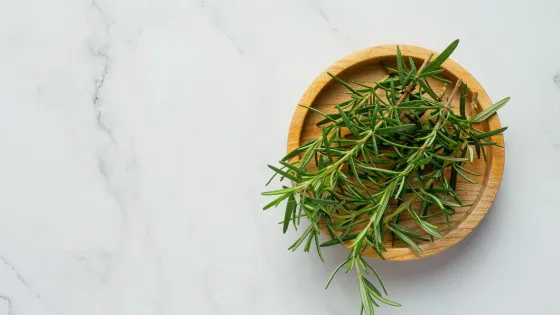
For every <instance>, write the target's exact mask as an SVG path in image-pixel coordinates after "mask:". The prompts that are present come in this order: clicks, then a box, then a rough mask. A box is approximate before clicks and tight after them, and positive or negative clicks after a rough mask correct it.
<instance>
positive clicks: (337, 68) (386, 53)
mask: <svg viewBox="0 0 560 315" xmlns="http://www.w3.org/2000/svg"><path fill="white" fill-rule="evenodd" d="M398 46H399V47H400V49H401V53H402V55H403V56H404V57H407V56H410V57H412V58H416V59H425V57H427V56H428V55H429V54H430V53H433V54H434V57H433V58H435V57H437V56H438V55H439V54H438V53H437V52H434V51H431V50H429V49H426V48H422V47H418V46H412V45H398ZM396 51H397V45H381V46H375V47H370V48H366V49H363V50H360V51H357V52H354V53H352V54H350V55H348V56H346V57H344V58H342V59H340V60H338V61H336V62H335V63H334V64H332V65H331V66H329V67H328V68H327V69H326V70H325V71H324V72H322V73H321V74H320V75H319V76H318V77H317V78H316V79H315V80H314V81H313V83H311V85H310V86H309V87H308V88H307V90H306V91H305V93H304V94H303V96H302V98H301V99H300V102H299V104H301V105H306V106H311V105H312V104H313V102H314V100H315V99H316V98H317V96H319V95H320V93H321V92H322V91H323V90H324V88H325V87H327V86H328V85H329V83H331V82H332V81H333V79H332V78H331V77H330V76H329V75H328V74H327V73H328V72H330V73H332V74H334V75H336V76H339V75H340V74H341V73H342V72H344V71H345V70H347V69H350V68H352V67H355V66H358V65H359V64H360V63H364V62H368V61H371V60H375V59H384V58H387V57H395V56H396ZM433 58H432V60H433ZM441 67H442V68H443V69H444V70H445V71H446V72H447V73H450V74H452V75H453V76H455V77H457V78H461V79H462V80H463V82H464V83H466V84H467V85H468V88H469V91H470V92H471V93H472V92H473V91H476V92H478V100H479V105H480V107H481V108H482V109H485V108H487V107H488V106H490V105H491V104H492V101H491V100H490V97H489V96H488V94H487V93H486V91H485V90H484V89H483V87H482V86H481V85H480V83H478V81H477V80H476V79H475V78H474V77H473V76H472V75H471V74H470V73H469V72H468V71H467V70H465V69H464V68H463V67H461V66H460V65H459V64H457V63H456V62H455V61H453V60H451V59H447V60H446V61H445V62H444V63H443V65H442V66H441ZM308 113H309V110H308V109H307V108H304V107H301V106H296V110H295V112H294V114H293V117H292V121H291V124H290V129H289V133H288V152H291V151H292V150H294V149H295V148H297V147H298V146H299V145H300V141H301V135H302V130H303V125H304V121H305V119H306V118H307V114H308ZM487 123H488V126H489V128H490V130H493V129H498V128H501V123H500V119H499V117H498V115H497V114H496V115H493V116H492V117H491V118H489V119H488V120H487ZM491 140H492V141H494V142H496V143H498V144H500V145H502V146H504V140H503V136H502V135H498V136H493V137H492V138H491ZM504 162H505V147H504V148H497V147H493V148H491V149H490V150H489V155H488V160H487V162H486V172H485V175H484V180H483V182H482V187H481V189H480V190H479V193H478V195H477V198H476V199H475V203H474V204H473V206H471V207H474V209H470V213H468V214H467V216H466V217H465V218H463V220H462V221H460V222H459V224H458V225H457V226H455V228H454V229H453V230H452V231H450V232H449V233H447V234H446V235H445V237H444V238H442V239H437V240H435V241H434V242H433V243H424V244H421V245H419V246H420V248H421V249H422V251H423V253H422V254H418V253H416V252H415V251H413V250H412V249H410V248H409V247H391V248H387V252H385V253H384V256H385V258H386V259H387V260H414V259H420V258H425V257H428V256H431V255H434V254H436V253H439V252H441V251H443V250H445V249H447V248H449V247H451V246H453V245H455V244H456V243H458V242H459V241H460V240H462V239H463V238H464V237H465V236H467V235H468V234H469V233H470V232H471V231H472V230H473V229H474V228H475V227H476V226H477V225H478V224H479V223H480V222H481V221H482V219H483V218H484V216H485V215H486V213H487V212H488V209H489V208H490V206H491V205H492V202H493V201H494V198H495V196H496V193H497V191H498V189H499V186H500V183H501V179H502V174H503V170H504ZM345 245H346V246H347V245H348V244H345Z"/></svg>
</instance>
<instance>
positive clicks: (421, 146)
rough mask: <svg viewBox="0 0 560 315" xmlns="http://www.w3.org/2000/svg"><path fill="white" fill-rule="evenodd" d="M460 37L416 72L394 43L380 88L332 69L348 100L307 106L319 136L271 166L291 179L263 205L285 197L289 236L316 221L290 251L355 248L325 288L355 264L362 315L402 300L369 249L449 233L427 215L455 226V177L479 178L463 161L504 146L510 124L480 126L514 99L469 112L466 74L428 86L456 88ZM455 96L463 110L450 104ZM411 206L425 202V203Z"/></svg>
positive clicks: (457, 202)
mask: <svg viewBox="0 0 560 315" xmlns="http://www.w3.org/2000/svg"><path fill="white" fill-rule="evenodd" d="M458 43H459V41H458V40H456V41H454V42H453V43H451V45H449V46H448V47H447V48H446V49H445V50H444V51H443V52H442V53H441V54H440V55H438V56H437V57H436V58H435V59H434V60H431V58H432V56H431V55H429V56H427V58H426V59H425V60H424V63H423V64H422V65H421V66H420V67H418V68H417V67H416V64H415V63H414V61H413V60H412V59H411V58H408V59H406V60H405V58H403V56H402V54H401V51H400V49H399V48H397V67H396V69H394V68H389V67H386V69H387V71H388V75H387V76H386V77H385V78H384V79H383V80H381V81H380V82H376V83H375V85H374V86H368V85H364V84H361V83H357V82H354V83H355V84H354V87H352V86H351V85H350V84H348V83H346V82H344V81H343V80H341V79H340V78H338V77H336V76H333V75H331V77H332V78H333V79H334V80H336V81H337V82H338V83H340V84H342V85H343V86H344V87H345V88H346V89H347V90H348V94H349V98H348V100H347V101H345V102H343V103H341V104H338V105H337V106H336V109H337V112H336V113H334V114H325V113H322V112H320V111H318V110H316V109H314V108H312V107H307V108H308V109H309V110H312V111H315V112H317V113H318V114H320V115H321V116H323V118H324V119H323V120H321V121H320V122H319V123H318V125H319V126H321V129H322V136H321V137H318V138H317V139H315V140H312V141H310V142H308V143H305V144H303V145H301V146H300V147H298V148H297V149H295V150H293V151H292V152H290V153H288V155H286V156H285V157H283V158H282V159H281V160H280V165H279V166H277V167H276V166H272V165H269V167H270V168H271V169H272V170H273V171H274V176H272V178H271V181H272V179H273V178H274V177H275V176H276V175H279V176H280V178H281V180H283V179H286V180H288V181H290V182H291V185H288V186H283V187H282V189H279V190H272V191H266V192H264V193H263V195H266V196H274V200H272V201H271V202H270V203H269V204H267V205H266V206H265V207H264V209H265V210H266V209H269V208H271V207H276V206H278V205H279V204H280V203H282V202H283V201H287V203H286V211H285V217H284V221H283V222H282V224H283V231H284V233H285V232H286V231H287V229H288V228H289V225H290V223H291V224H292V225H293V227H294V228H295V229H297V227H298V226H299V225H300V219H301V218H302V217H306V218H307V219H308V220H309V221H310V223H311V224H310V225H309V226H308V227H307V228H305V230H304V231H303V233H302V234H301V236H300V237H299V238H298V239H297V240H296V242H295V243H294V244H293V245H292V246H291V247H290V249H291V250H292V251H295V250H296V249H297V248H299V247H300V246H301V245H302V244H304V251H306V252H308V251H309V250H310V248H311V246H312V245H314V247H315V248H316V250H317V252H318V254H319V257H320V258H321V260H323V256H322V253H321V248H322V247H325V246H331V245H335V244H342V243H346V244H349V245H348V248H349V249H350V252H349V255H348V258H347V259H346V260H345V261H343V262H342V263H341V264H340V265H339V266H338V267H337V268H336V269H335V270H334V272H333V273H332V275H331V277H330V278H329V280H328V282H327V287H328V285H329V284H330V282H331V280H332V278H333V277H334V275H335V274H336V273H337V272H338V271H339V270H341V269H342V268H344V267H345V269H346V272H349V271H351V270H355V271H356V274H357V276H358V283H359V291H360V294H361V298H362V313H364V312H365V313H366V314H368V315H370V314H373V313H374V307H375V306H379V302H381V303H385V304H389V305H393V306H400V304H398V303H397V302H393V301H391V300H389V299H387V298H386V297H384V295H387V291H386V289H385V286H384V285H383V283H382V281H381V279H380V278H379V276H378V274H377V273H376V271H375V270H374V269H373V268H372V267H371V266H370V264H368V262H367V261H366V260H365V259H364V257H363V253H364V251H365V250H366V249H368V248H371V249H372V250H373V251H375V253H377V255H378V256H379V257H381V258H382V259H383V252H386V251H387V249H386V248H385V246H384V242H385V241H386V240H387V238H388V237H391V238H392V241H393V244H394V243H395V242H403V243H404V244H406V245H408V246H410V247H411V248H412V249H414V250H416V251H417V252H419V253H422V250H421V248H420V247H419V242H429V241H433V240H434V238H443V237H444V236H443V235H442V234H441V232H440V230H439V227H438V226H436V225H434V224H432V223H430V222H429V218H432V217H437V216H444V217H445V219H446V221H447V223H448V224H449V218H450V216H451V215H452V214H453V213H454V211H455V209H457V208H460V207H465V206H468V205H466V204H463V203H462V202H461V200H460V198H459V197H458V195H457V193H456V192H455V189H456V185H457V178H458V176H460V177H462V178H464V179H465V180H466V181H468V182H471V183H474V181H473V180H472V179H471V178H470V176H477V175H478V174H476V173H474V172H472V171H470V170H468V169H467V168H466V167H465V163H470V162H472V161H473V160H474V159H475V158H483V159H486V152H485V147H486V146H499V145H498V144H497V143H495V142H492V141H491V140H490V137H491V136H493V135H498V134H501V133H502V132H503V131H504V130H505V129H506V127H504V128H500V129H497V130H492V131H488V132H484V131H482V130H480V129H477V128H476V127H477V124H478V123H480V122H482V121H484V120H486V119H488V118H489V117H491V116H492V115H493V114H494V113H495V112H496V111H497V110H498V109H499V108H501V107H502V106H504V105H505V104H506V103H507V102H508V100H509V98H505V99H503V100H501V101H499V102H497V103H495V104H493V105H491V106H490V107H488V108H487V109H485V110H483V111H481V112H479V113H478V114H477V115H476V116H474V117H468V116H467V114H466V112H467V108H470V110H469V111H473V112H474V108H475V107H476V94H473V95H472V97H471V99H472V102H470V104H466V103H467V101H466V100H467V92H468V87H467V85H464V84H463V83H462V81H461V79H458V80H457V82H456V83H455V85H454V88H453V89H452V91H451V93H450V94H449V95H445V94H446V92H447V91H445V88H444V90H443V91H438V92H439V93H437V92H436V91H434V90H433V89H432V88H431V86H430V84H429V81H428V79H430V80H439V81H443V82H446V83H447V84H452V82H451V81H448V80H447V79H445V78H443V77H440V74H442V73H443V72H444V70H443V69H440V66H441V65H442V63H443V62H444V61H445V60H446V59H447V58H448V57H449V56H450V55H451V53H452V52H453V51H454V50H455V48H456V47H457V45H458ZM456 96H457V97H459V99H460V106H459V113H455V112H454V111H453V109H452V108H451V103H452V100H453V99H454V97H456ZM300 106H302V105H300ZM269 183H270V181H269ZM267 185H268V184H267ZM413 203H415V204H420V207H419V209H415V207H413ZM403 215H409V216H410V217H411V218H412V219H413V220H414V222H415V224H416V225H417V228H414V229H412V228H410V227H406V226H404V225H401V224H399V223H400V220H401V217H402V216H403ZM321 230H323V231H325V232H326V234H327V235H328V237H329V240H327V241H326V242H321V241H320V240H319V236H320V234H321ZM368 275H373V276H374V277H375V279H376V280H377V281H374V282H376V283H378V284H377V285H376V284H374V282H372V281H371V280H370V279H368ZM379 288H381V290H380V289H379ZM382 292H383V293H382Z"/></svg>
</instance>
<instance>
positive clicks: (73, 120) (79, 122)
mask: <svg viewBox="0 0 560 315" xmlns="http://www.w3.org/2000/svg"><path fill="white" fill-rule="evenodd" d="M522 2H526V3H525V4H522ZM559 31H560V2H558V1H557V0H534V1H530V2H529V1H511V0H509V1H506V0H504V1H470V2H468V3H466V2H451V1H429V2H427V1H369V0H368V1H365V0H364V1H337V0H331V1H319V0H316V1H311V0H308V1H306V0H287V1H263V0H260V1H257V0H254V1H251V0H239V1H226V0H208V1H202V0H201V1H189V0H157V1H156V0H151V1H148V0H114V1H108V0H93V2H92V0H50V1H41V0H18V1H16V0H11V1H10V0H0V96H1V101H0V108H1V115H0V130H1V132H0V145H1V148H2V149H1V154H0V315H8V314H12V315H28V314H29V315H31V314H33V315H46V314H49V315H76V314H80V315H89V314H104V315H110V314H118V315H127V314H134V315H151V314H158V315H159V314H161V315H163V314H166V315H167V314H169V315H171V314H182V315H184V314H197V315H198V314H282V315H284V314H290V315H296V314H306V315H313V314H322V315H323V314H358V310H359V295H358V292H357V286H356V282H355V279H354V277H353V276H350V275H348V276H340V277H338V278H337V279H336V280H335V281H334V282H333V284H332V286H331V288H330V289H329V290H326V291H325V290H323V287H324V284H325V281H326V279H327V277H328V275H329V274H330V272H331V270H332V269H333V268H334V267H335V266H336V265H337V264H338V262H339V261H340V260H341V259H342V257H344V255H345V250H344V249H341V248H334V249H331V250H329V251H327V252H326V263H325V264H324V265H321V264H320V262H319V260H318V259H317V257H316V255H315V254H313V253H312V254H305V253H300V252H298V253H291V252H289V251H287V250H286V248H287V247H288V246H289V244H291V242H292V241H293V240H294V238H295V236H296V235H295V234H288V235H282V233H281V227H280V226H278V225H277V224H276V223H277V222H278V221H279V220H280V219H281V217H282V211H281V210H277V211H271V212H266V213H264V212H262V211H261V210H260V209H261V208H262V205H263V204H264V202H265V201H266V200H267V199H266V198H264V197H261V196H260V195H259V193H260V191H261V190H262V188H263V184H264V182H265V181H266V179H267V178H268V175H269V172H268V170H267V169H266V164H268V163H271V162H274V161H276V160H277V158H278V157H279V156H280V155H281V154H282V153H283V152H284V150H285V140H286V133H287V127H288V123H289V120H290V118H291V115H292V112H293V110H294V106H295V104H296V103H297V101H298V100H299V97H300V95H301V94H302V92H303V91H304V90H305V88H306V87H307V85H308V84H309V83H310V82H311V81H312V80H313V79H314V77H315V76H316V75H317V74H318V73H319V72H320V71H322V70H323V69H324V68H326V67H327V66H328V65H329V64H330V63H332V62H333V61H335V60H336V59H338V58H340V57H342V56H344V55H346V54H348V53H350V52H353V51H355V50H357V49H361V48H365V47H368V46H373V45H379V44H386V43H409V44H415V45H420V46H424V47H428V48H432V49H436V50H439V49H442V48H444V47H445V45H446V44H447V43H449V42H450V41H451V40H453V39H455V38H460V39H461V40H462V42H461V44H460V46H459V48H458V50H457V51H456V53H455V54H454V59H455V60H456V61H458V62H459V63H460V64H462V65H463V66H464V67H466V68H467V69H468V70H469V71H470V72H471V73H473V74H474V75H475V76H476V77H477V78H478V79H479V81H480V82H481V83H482V84H483V86H484V87H485V88H486V89H487V91H488V93H489V94H490V96H491V97H492V98H493V99H498V98H501V97H504V96H507V95H510V96H511V97H512V101H511V102H510V103H509V105H508V106H507V107H506V108H504V109H503V110H502V111H501V114H500V115H501V119H502V123H503V124H504V125H508V126H510V129H509V130H508V131H507V134H506V145H507V154H506V168H505V174H504V178H503V183H502V187H501V190H500V192H499V195H498V198H497V200H496V202H495V204H494V206H493V207H492V210H491V212H490V213H489V215H488V217H487V218H486V219H485V220H484V222H483V223H482V224H481V226H480V227H479V228H478V229H477V230H476V231H475V232H474V233H473V234H472V235H471V236H469V237H468V239H467V240H465V241H463V242H461V243H460V244H459V245H457V246H455V247H454V248H452V249H450V250H449V251H446V252H444V253H442V254H439V255H437V256H435V257H433V258H429V259H426V260H423V261H417V262H407V263H376V264H375V265H376V266H377V268H378V269H379V271H380V272H381V274H382V276H383V278H384V279H385V281H386V284H387V286H388V288H389V290H390V297H391V298H393V299H395V300H398V301H399V302H401V303H402V304H403V307H402V308H400V309H399V308H389V307H383V308H382V309H380V310H379V313H380V314H385V315H388V314H411V313H415V314H433V315H435V314H459V315H461V314H559V313H560V305H559V304H558V301H557V293H558V289H557V288H558V287H557V283H558V282H559V281H560V273H559V271H558V265H559V260H560V253H559V251H558V245H557V239H558V233H557V232H556V231H557V229H558V221H559V219H560V202H559V201H558V196H559V195H560V184H559V179H560V167H558V161H560V129H559V128H558V126H559V124H558V119H559V117H560V39H559V37H558V32H559ZM555 76H558V77H557V79H554V78H555Z"/></svg>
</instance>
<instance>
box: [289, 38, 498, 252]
mask: <svg viewBox="0 0 560 315" xmlns="http://www.w3.org/2000/svg"><path fill="white" fill-rule="evenodd" d="M406 51H407V50H406V49H405V50H403V55H404V56H405V57H406V56H407V55H406ZM428 53H429V51H426V54H425V55H427V54H428ZM411 55H412V57H413V60H414V62H415V64H416V67H417V68H418V67H419V66H420V64H421V63H422V61H423V60H422V59H421V58H419V57H418V56H417V54H411ZM395 59H396V56H394V55H381V56H374V57H372V58H367V59H364V60H360V61H358V62H355V63H353V64H351V65H347V66H346V67H345V68H344V69H343V70H340V71H339V72H338V74H337V75H338V77H340V78H341V79H343V80H344V81H346V82H348V83H350V82H359V83H362V84H366V85H369V86H373V85H374V84H375V82H378V81H381V80H382V79H383V78H384V77H386V76H387V74H388V72H387V70H386V69H385V68H384V67H383V66H382V65H381V62H383V64H385V65H386V66H389V67H392V68H396V65H395ZM446 64H447V63H446ZM451 68H452V67H451ZM444 69H445V70H446V72H444V73H443V74H442V75H441V77H443V78H445V79H447V80H450V81H452V82H453V84H451V85H447V86H446V88H447V93H446V94H444V95H449V94H450V93H451V90H452V89H453V86H454V84H455V82H456V80H457V77H458V76H461V79H463V80H464V81H466V82H469V80H465V78H463V75H464V74H462V73H457V72H454V71H453V69H449V67H447V68H446V67H444ZM465 73H467V72H466V71H465ZM467 74H468V73H467ZM469 77H470V75H469ZM473 80H474V78H471V79H470V81H473ZM475 82H476V81H475ZM429 83H430V85H431V87H432V88H433V90H434V91H435V92H436V93H438V92H439V91H442V88H443V87H444V85H445V83H443V82H441V81H437V80H431V81H429ZM351 85H353V84H351ZM476 86H477V87H478V83H477V84H476ZM355 87H357V86H355ZM477 87H475V89H474V90H476V91H477V93H479V94H482V93H483V95H479V97H478V100H479V103H481V104H480V105H481V106H482V108H486V107H488V106H489V105H491V104H490V102H489V99H488V97H487V95H486V93H484V90H482V89H481V88H480V89H476V88H477ZM479 90H481V91H479ZM457 94H459V93H457ZM379 95H380V96H381V97H384V94H383V93H381V92H380V94H379ZM472 96H473V89H471V88H469V91H468V96H467V104H471V99H472ZM348 99H349V95H348V91H347V90H346V89H345V88H344V87H343V86H342V85H340V84H338V83H337V82H335V81H333V80H328V81H326V82H324V83H323V84H322V86H321V87H320V88H319V90H318V93H316V94H315V95H314V97H313V98H312V99H309V101H308V104H305V103H303V102H305V97H304V98H303V99H302V101H303V102H302V104H303V105H307V106H312V107H314V108H316V109H318V110H320V111H322V112H324V113H334V112H336V108H335V106H336V105H337V104H340V103H342V102H344V101H346V100H348ZM481 106H479V107H478V108H479V110H480V107H481ZM458 107H459V96H458V95H457V96H455V97H454V99H453V102H452V108H453V109H454V110H455V111H456V112H458V110H459V109H458ZM466 112H467V115H472V116H474V115H476V110H472V109H470V106H467V110H466ZM322 118H323V117H321V116H320V115H319V114H317V113H315V112H313V111H306V112H305V117H304V119H303V120H302V124H301V127H300V128H301V129H300V130H301V131H300V132H301V134H300V137H299V143H298V144H299V145H301V144H304V143H306V142H308V141H310V140H313V139H316V138H318V137H320V136H321V129H320V127H318V126H317V125H316V124H317V122H319V121H320V120H321V119H322ZM496 119H497V118H496ZM497 123H498V124H499V121H497ZM494 124H495V123H494ZM478 128H479V129H481V130H485V131H488V130H490V129H496V128H497V127H496V126H492V127H490V126H489V123H488V122H484V123H483V124H480V125H479V126H478ZM500 137H501V136H500ZM500 150H501V149H500ZM485 153H486V156H487V159H486V161H484V159H482V158H480V159H476V158H475V160H474V162H472V163H467V164H466V166H465V167H466V168H467V169H468V170H469V171H472V172H474V173H477V174H480V176H470V177H471V178H472V179H473V180H474V181H475V184H472V183H469V182H468V181H466V180H465V179H463V178H462V177H460V176H458V179H457V188H456V192H457V194H458V196H459V197H460V199H461V201H462V202H463V204H465V205H470V206H466V207H463V208H458V209H456V211H455V213H454V214H453V215H451V216H450V218H449V222H448V225H447V222H446V218H445V216H443V215H439V216H434V217H431V218H430V219H428V221H429V222H430V223H433V224H435V225H438V226H439V227H440V228H439V231H440V232H441V233H442V234H444V235H445V236H446V237H445V238H444V239H441V240H436V243H437V242H440V243H441V242H452V243H456V242H457V240H453V238H454V237H458V236H457V235H452V234H453V233H452V232H453V231H455V230H456V229H460V228H461V224H462V223H463V222H464V221H465V220H467V218H469V217H470V216H471V215H473V210H474V209H476V208H477V207H479V206H480V201H481V198H482V197H483V195H484V190H485V189H486V188H487V187H486V186H487V184H488V181H489V178H490V176H489V173H491V167H490V166H491V164H492V161H493V160H494V156H495V154H496V149H494V148H487V149H486V151H485ZM502 157H503V155H502ZM500 175H501V174H500ZM447 178H449V174H447ZM492 199H493V196H492ZM395 206H396V204H393V206H392V209H394V207H395ZM488 207H489V205H488ZM413 208H414V209H417V210H418V209H419V208H420V202H417V203H415V204H414V205H413ZM486 210H487V207H486ZM429 211H430V212H429V213H436V212H437V211H438V209H437V208H436V209H434V208H432V209H430V210H429ZM485 213H486V211H483V213H482V212H481V213H480V214H481V216H484V214H485ZM480 214H475V215H478V216H480ZM481 218H482V217H479V218H474V219H475V220H478V221H480V219H481ZM471 219H472V218H471ZM478 221H477V222H476V223H478ZM400 224H402V225H404V226H407V227H409V228H412V229H414V230H416V231H418V232H419V233H421V234H424V235H426V233H425V232H424V231H423V230H421V229H419V228H418V227H417V225H416V223H415V222H414V221H413V219H412V218H411V217H410V215H409V214H407V213H405V214H404V215H402V216H401V218H400ZM469 225H472V224H469ZM475 225H476V224H475ZM467 233H468V232H467ZM463 234H464V233H461V234H460V235H462V236H464V235H463ZM426 236H427V235H426ZM462 236H461V238H462ZM450 238H451V239H450ZM433 244H434V243H430V244H424V245H423V246H421V247H422V248H425V249H427V252H426V253H425V255H429V254H430V253H431V252H430V248H434V246H433ZM439 245H440V247H441V246H444V245H443V244H439ZM385 247H386V248H387V249H388V251H389V254H388V255H386V257H387V258H388V259H405V258H403V257H405V256H406V259H412V258H420V257H422V256H425V255H415V254H414V253H412V252H411V251H410V249H409V248H408V247H407V246H405V244H403V243H402V242H400V241H396V242H395V241H393V238H392V236H390V235H388V234H386V235H385ZM438 248H439V247H438ZM440 250H441V249H440ZM440 250H437V251H440ZM437 251H434V253H435V252H437ZM365 254H366V255H370V256H376V254H375V253H374V252H373V250H371V249H368V252H366V253H365ZM403 255H404V256H403Z"/></svg>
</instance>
